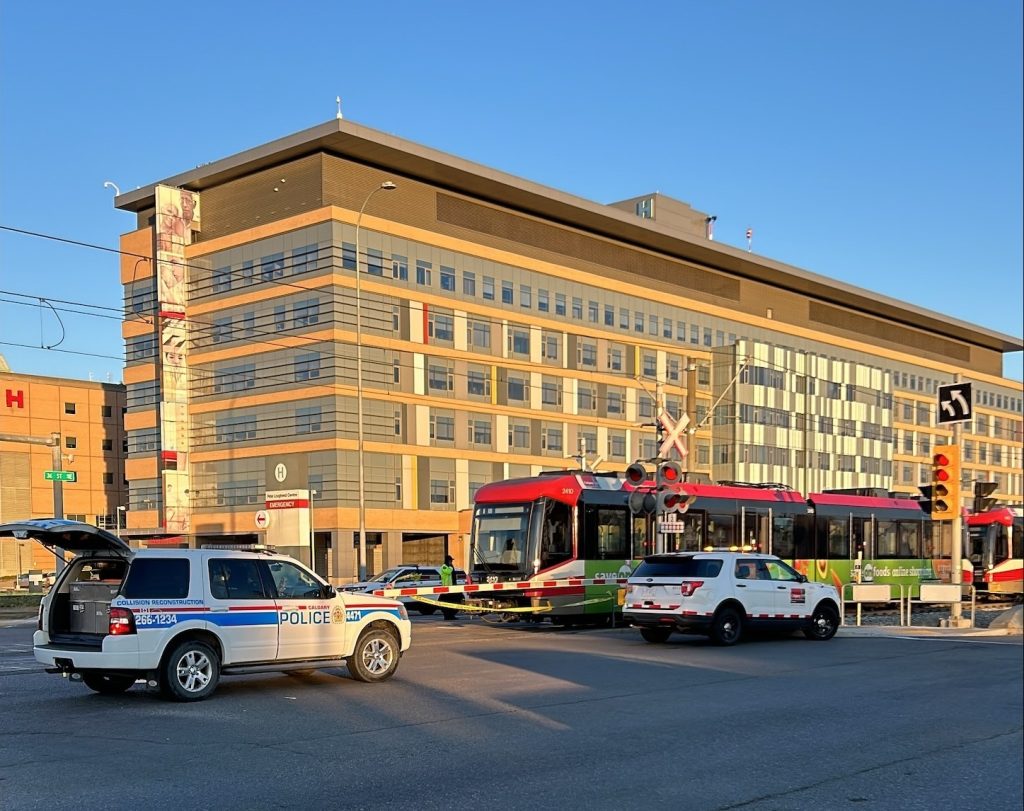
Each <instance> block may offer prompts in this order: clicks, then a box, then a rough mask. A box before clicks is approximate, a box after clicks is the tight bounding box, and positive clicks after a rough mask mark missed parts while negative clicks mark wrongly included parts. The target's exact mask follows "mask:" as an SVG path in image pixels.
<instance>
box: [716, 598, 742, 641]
mask: <svg viewBox="0 0 1024 811" xmlns="http://www.w3.org/2000/svg"><path fill="white" fill-rule="evenodd" d="M742 634H743V618H742V617H740V612H739V611H737V610H736V609H735V608H733V607H732V606H726V607H725V608H720V609H718V612H717V613H716V614H715V618H714V619H713V620H711V630H710V632H709V635H710V636H711V641H712V642H714V643H715V644H716V645H735V644H736V643H737V642H739V641H740V636H742Z"/></svg>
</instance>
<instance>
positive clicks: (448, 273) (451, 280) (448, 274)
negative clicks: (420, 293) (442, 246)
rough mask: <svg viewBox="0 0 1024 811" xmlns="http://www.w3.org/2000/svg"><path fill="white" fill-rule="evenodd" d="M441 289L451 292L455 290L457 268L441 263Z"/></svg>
mask: <svg viewBox="0 0 1024 811" xmlns="http://www.w3.org/2000/svg"><path fill="white" fill-rule="evenodd" d="M441 289H442V290H447V291H448V292H450V293H454V292H455V268H450V267H445V266H444V265H441Z"/></svg>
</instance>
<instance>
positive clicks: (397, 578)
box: [338, 563, 467, 614]
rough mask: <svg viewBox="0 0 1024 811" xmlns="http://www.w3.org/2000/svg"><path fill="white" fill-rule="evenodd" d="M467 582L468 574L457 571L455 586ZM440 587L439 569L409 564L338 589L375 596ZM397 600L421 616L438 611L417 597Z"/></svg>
mask: <svg viewBox="0 0 1024 811" xmlns="http://www.w3.org/2000/svg"><path fill="white" fill-rule="evenodd" d="M466 582H467V581H466V573H465V572H464V571H462V569H456V570H455V584H456V585H458V586H461V585H465V584H466ZM440 585H441V572H440V571H439V570H438V569H437V567H435V566H420V565H419V564H418V563H408V564H405V565H404V566H395V567H393V568H391V569H387V570H386V571H383V572H381V573H380V574H378V575H376V576H375V577H371V578H370V579H369V580H363V581H360V582H358V583H347V584H345V585H344V586H339V587H338V588H339V589H340V590H341V591H344V592H352V593H361V594H373V592H375V591H379V590H380V589H411V588H427V587H431V586H440ZM396 599H398V600H401V601H402V602H403V603H405V606H406V608H415V609H416V610H417V611H419V612H420V613H421V614H433V613H434V612H435V611H437V606H436V605H434V604H433V603H421V602H419V601H418V600H417V599H416V598H415V597H397V598H396Z"/></svg>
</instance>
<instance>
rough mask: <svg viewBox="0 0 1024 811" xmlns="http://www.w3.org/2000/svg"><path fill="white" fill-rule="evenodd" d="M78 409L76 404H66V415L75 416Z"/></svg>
mask: <svg viewBox="0 0 1024 811" xmlns="http://www.w3.org/2000/svg"><path fill="white" fill-rule="evenodd" d="M77 409H78V407H77V406H76V405H75V404H74V403H64V413H65V414H74V413H75V411H77Z"/></svg>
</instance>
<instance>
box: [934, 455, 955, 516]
mask: <svg viewBox="0 0 1024 811" xmlns="http://www.w3.org/2000/svg"><path fill="white" fill-rule="evenodd" d="M958 515H960V447H959V446H958V445H936V446H935V448H934V449H933V451H932V518H933V519H934V520H936V521H952V520H953V519H954V518H956V517H957V516H958Z"/></svg>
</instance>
